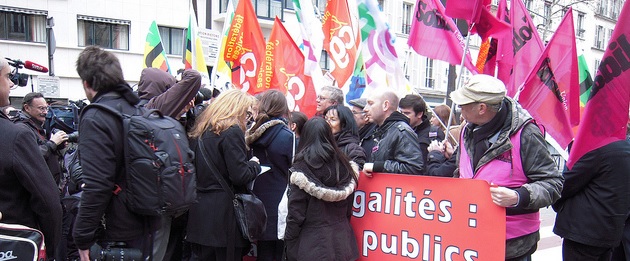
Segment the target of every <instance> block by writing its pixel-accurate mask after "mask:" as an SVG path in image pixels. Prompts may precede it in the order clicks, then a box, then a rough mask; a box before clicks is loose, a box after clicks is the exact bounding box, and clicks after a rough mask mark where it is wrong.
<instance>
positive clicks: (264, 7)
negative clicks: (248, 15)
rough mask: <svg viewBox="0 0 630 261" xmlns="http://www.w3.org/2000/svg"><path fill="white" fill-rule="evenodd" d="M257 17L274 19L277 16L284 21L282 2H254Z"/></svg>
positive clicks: (277, 0) (257, 0)
mask: <svg viewBox="0 0 630 261" xmlns="http://www.w3.org/2000/svg"><path fill="white" fill-rule="evenodd" d="M253 1H254V8H255V9H256V15H257V16H258V18H262V19H271V20H272V19H274V18H275V17H276V16H278V17H279V18H280V20H283V14H284V12H282V1H280V0H253Z"/></svg>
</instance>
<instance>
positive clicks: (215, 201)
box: [186, 90, 260, 261]
mask: <svg viewBox="0 0 630 261" xmlns="http://www.w3.org/2000/svg"><path fill="white" fill-rule="evenodd" d="M253 103H254V97H252V96H251V95H249V94H247V93H244V92H242V91H240V90H229V91H226V92H223V93H222V94H221V95H219V97H217V99H216V100H215V101H214V102H212V103H211V104H210V106H209V107H208V108H207V109H205V110H204V111H203V113H202V114H201V116H200V117H199V118H198V119H197V122H196V124H195V127H194V128H193V130H192V132H191V133H190V138H191V139H192V140H193V142H191V145H192V147H193V149H194V151H195V155H196V157H195V167H196V169H197V200H198V202H197V203H196V204H194V205H192V206H191V207H190V210H189V213H188V227H187V231H188V232H187V237H186V240H187V241H188V242H190V243H191V249H192V252H193V253H194V254H195V255H196V256H197V258H198V259H199V260H221V261H224V260H242V256H243V255H245V254H246V253H247V251H248V250H249V248H250V242H249V240H247V239H245V238H244V237H243V236H242V235H241V232H240V228H239V227H238V225H237V223H236V216H235V214H234V207H233V206H232V198H231V196H230V195H229V194H228V193H227V192H226V191H225V190H224V189H223V187H222V186H221V184H220V183H219V181H218V179H217V176H216V175H220V176H221V177H222V178H223V179H224V180H225V181H226V183H227V184H228V185H229V186H230V187H232V189H233V190H234V191H235V193H242V192H245V191H246V185H247V184H248V183H249V182H251V181H252V180H254V178H256V175H257V174H258V173H259V172H260V165H259V164H258V162H256V161H257V160H256V159H255V158H253V159H251V160H249V159H248V157H247V150H246V148H245V124H246V121H247V115H248V114H249V113H250V112H249V110H251V106H252V104H253ZM197 139H201V144H202V146H201V147H200V146H198V145H197V144H198V142H197ZM202 150H203V152H202ZM204 154H205V156H207V161H208V162H206V159H205V158H206V157H204ZM208 163H210V164H211V165H209V164H208ZM215 172H218V173H215Z"/></svg>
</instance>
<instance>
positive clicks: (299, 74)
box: [258, 17, 317, 117]
mask: <svg viewBox="0 0 630 261" xmlns="http://www.w3.org/2000/svg"><path fill="white" fill-rule="evenodd" d="M265 53H266V57H265V61H264V64H263V65H262V69H261V70H260V71H261V72H260V76H259V77H258V84H259V85H261V87H260V88H262V89H263V90H267V89H278V90H280V91H281V92H283V93H284V94H285V95H286V97H287V103H288V105H289V110H291V111H301V112H304V114H306V115H307V116H308V117H311V116H313V115H315V110H316V109H317V103H315V99H316V98H317V94H316V93H315V88H314V86H313V80H312V79H311V77H309V76H307V75H305V74H304V54H303V53H302V51H301V50H300V48H299V47H297V45H296V44H295V42H294V41H293V38H291V35H289V33H288V32H287V30H286V29H285V28H284V26H283V25H282V22H281V21H280V20H279V19H278V17H276V19H275V21H274V23H273V28H272V29H271V34H270V35H269V41H268V42H267V46H266V52H265Z"/></svg>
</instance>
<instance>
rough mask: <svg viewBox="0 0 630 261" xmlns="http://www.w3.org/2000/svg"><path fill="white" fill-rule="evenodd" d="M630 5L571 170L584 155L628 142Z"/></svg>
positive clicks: (603, 66)
mask: <svg viewBox="0 0 630 261" xmlns="http://www.w3.org/2000/svg"><path fill="white" fill-rule="evenodd" d="M628 19H630V1H626V2H625V4H624V5H623V8H622V10H621V14H620V15H619V20H618V21H620V22H619V23H617V25H616V26H615V29H614V31H613V33H612V36H611V37H610V41H609V42H608V47H607V48H606V51H605V52H604V57H603V58H602V60H601V61H602V62H601V63H600V64H599V68H598V69H597V74H596V76H595V79H594V80H593V87H591V96H590V99H589V100H588V102H587V103H586V108H585V109H584V117H582V121H581V123H580V128H579V129H578V133H577V136H576V137H575V143H574V144H573V147H572V149H571V153H569V160H568V161H567V166H568V167H569V168H572V167H573V164H575V162H576V161H578V160H579V159H580V158H581V157H582V156H584V154H586V153H588V152H589V151H592V150H594V149H598V148H601V147H602V146H605V145H607V144H609V143H612V142H615V141H619V140H623V139H625V138H626V131H627V123H628V109H629V107H630V84H628V83H630V24H628V23H626V22H621V21H628Z"/></svg>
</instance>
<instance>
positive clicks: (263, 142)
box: [245, 119, 294, 240]
mask: <svg viewBox="0 0 630 261" xmlns="http://www.w3.org/2000/svg"><path fill="white" fill-rule="evenodd" d="M293 139H294V136H293V132H291V130H290V129H289V128H288V127H287V125H286V124H285V123H284V121H282V120H280V119H272V120H270V121H267V122H266V123H263V124H262V125H260V127H259V128H258V129H256V131H255V132H254V133H251V134H249V135H247V137H246V138H245V142H247V143H248V144H249V146H250V147H251V149H252V150H253V152H254V156H256V157H257V158H258V159H259V160H260V165H263V166H267V167H271V170H269V171H267V172H266V173H264V174H262V175H260V176H258V177H257V178H256V181H255V183H254V194H256V196H258V198H259V199H260V200H261V201H262V202H263V204H264V205H265V210H266V211H267V229H265V234H264V235H263V237H262V238H261V240H278V204H280V200H281V199H282V196H283V195H284V191H285V190H286V188H287V181H288V180H289V168H290V167H291V163H293V154H294V153H293V148H294V147H293V143H294V141H293Z"/></svg>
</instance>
